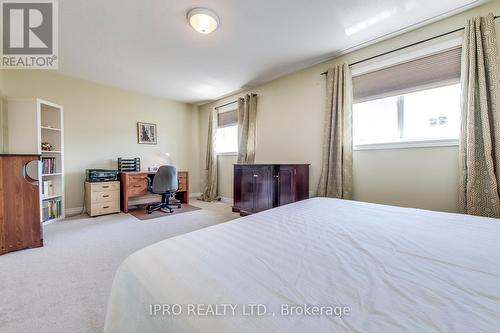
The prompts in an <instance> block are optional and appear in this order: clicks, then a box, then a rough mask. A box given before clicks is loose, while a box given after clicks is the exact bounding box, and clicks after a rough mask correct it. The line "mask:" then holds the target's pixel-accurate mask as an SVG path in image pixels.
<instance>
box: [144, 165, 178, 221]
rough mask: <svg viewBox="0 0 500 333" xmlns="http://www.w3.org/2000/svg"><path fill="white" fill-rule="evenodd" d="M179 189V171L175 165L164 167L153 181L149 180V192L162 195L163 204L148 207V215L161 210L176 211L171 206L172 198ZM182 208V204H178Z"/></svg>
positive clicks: (156, 203) (158, 203)
mask: <svg viewBox="0 0 500 333" xmlns="http://www.w3.org/2000/svg"><path fill="white" fill-rule="evenodd" d="M151 183H152V184H151ZM178 189H179V179H178V178H177V169H176V167H175V166H173V165H162V166H161V167H160V168H159V169H158V171H157V172H156V174H155V176H154V178H153V181H152V182H151V179H150V178H148V190H149V192H151V193H154V194H161V202H155V203H152V204H149V205H148V206H147V207H146V210H147V211H148V214H151V213H152V212H153V211H155V210H158V209H161V210H162V211H163V209H164V208H165V209H168V211H169V212H170V213H172V212H173V211H174V210H173V209H172V207H171V206H170V202H169V199H170V196H171V195H172V194H174V193H175V192H177V190H178ZM177 207H178V208H181V204H180V203H179V204H177Z"/></svg>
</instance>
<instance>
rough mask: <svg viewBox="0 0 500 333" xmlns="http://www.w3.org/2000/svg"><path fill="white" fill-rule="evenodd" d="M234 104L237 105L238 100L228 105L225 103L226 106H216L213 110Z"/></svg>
mask: <svg viewBox="0 0 500 333" xmlns="http://www.w3.org/2000/svg"><path fill="white" fill-rule="evenodd" d="M235 103H238V100H236V101H232V102H229V103H226V104H222V105H218V106H216V107H215V108H214V109H218V108H223V107H225V106H228V105H231V104H235Z"/></svg>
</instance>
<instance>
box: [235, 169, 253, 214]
mask: <svg viewBox="0 0 500 333" xmlns="http://www.w3.org/2000/svg"><path fill="white" fill-rule="evenodd" d="M239 178H240V191H239V192H240V201H239V205H238V208H239V209H240V210H242V211H245V212H249V213H251V212H253V208H254V178H255V177H254V172H253V169H251V168H246V167H245V168H242V169H241V170H240V177H239Z"/></svg>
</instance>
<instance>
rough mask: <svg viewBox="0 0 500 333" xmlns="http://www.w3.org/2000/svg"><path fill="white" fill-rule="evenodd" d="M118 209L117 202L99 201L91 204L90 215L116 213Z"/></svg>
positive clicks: (118, 204)
mask: <svg viewBox="0 0 500 333" xmlns="http://www.w3.org/2000/svg"><path fill="white" fill-rule="evenodd" d="M119 211H120V203H119V202H100V203H94V204H92V208H91V210H90V216H96V215H104V214H111V213H117V212H119Z"/></svg>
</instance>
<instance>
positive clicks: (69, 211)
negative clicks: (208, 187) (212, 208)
mask: <svg viewBox="0 0 500 333" xmlns="http://www.w3.org/2000/svg"><path fill="white" fill-rule="evenodd" d="M200 195H201V192H194V193H189V197H190V198H198V197H199V196H200ZM159 200H160V196H158V195H154V194H151V195H148V196H145V197H142V198H140V199H131V200H130V201H129V206H134V205H142V204H147V203H150V202H156V201H159ZM226 200H228V201H226ZM221 201H223V202H228V203H231V204H232V203H233V198H222V200H221ZM85 212H86V211H85V209H84V208H83V207H73V208H66V212H65V213H66V216H74V215H80V214H83V213H85Z"/></svg>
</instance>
